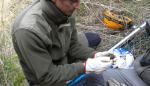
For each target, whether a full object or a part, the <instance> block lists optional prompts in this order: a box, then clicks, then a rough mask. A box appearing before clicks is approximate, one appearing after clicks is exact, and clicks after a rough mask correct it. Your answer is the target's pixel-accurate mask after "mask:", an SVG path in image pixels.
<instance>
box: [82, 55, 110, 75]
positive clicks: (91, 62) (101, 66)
mask: <svg viewBox="0 0 150 86" xmlns="http://www.w3.org/2000/svg"><path fill="white" fill-rule="evenodd" d="M111 65H112V60H111V59H110V57H106V56H105V57H104V56H103V57H102V56H101V57H97V58H89V59H87V61H86V63H85V72H86V73H91V72H93V73H97V74H99V73H101V72H102V71H104V70H106V69H107V68H109V67H110V66H111Z"/></svg>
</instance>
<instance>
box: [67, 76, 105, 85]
mask: <svg viewBox="0 0 150 86" xmlns="http://www.w3.org/2000/svg"><path fill="white" fill-rule="evenodd" d="M78 78H79V77H78ZM78 78H76V79H78ZM72 83H74V82H72ZM68 86H105V83H104V79H103V77H102V75H100V74H93V73H92V74H86V75H85V76H84V77H82V79H81V80H80V81H78V82H76V83H74V84H72V85H71V84H70V85H68Z"/></svg>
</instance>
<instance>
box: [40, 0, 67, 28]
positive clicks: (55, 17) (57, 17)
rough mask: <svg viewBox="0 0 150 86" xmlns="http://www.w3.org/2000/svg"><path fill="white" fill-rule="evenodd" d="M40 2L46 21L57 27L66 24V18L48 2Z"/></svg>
mask: <svg viewBox="0 0 150 86" xmlns="http://www.w3.org/2000/svg"><path fill="white" fill-rule="evenodd" d="M40 2H41V6H42V11H43V14H44V16H46V18H47V19H46V20H48V21H52V22H54V23H55V24H56V25H57V26H59V25H60V24H64V23H67V22H68V16H66V15H65V14H64V13H62V12H61V11H60V10H59V9H58V8H57V7H56V6H55V5H54V4H53V3H52V2H51V1H50V0H40Z"/></svg>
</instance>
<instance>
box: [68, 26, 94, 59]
mask: <svg viewBox="0 0 150 86" xmlns="http://www.w3.org/2000/svg"><path fill="white" fill-rule="evenodd" d="M95 53H96V51H94V49H92V48H90V47H86V46H83V45H82V44H80V43H79V42H78V36H77V30H76V29H75V28H74V29H73V32H72V35H71V44H70V49H69V55H70V56H71V57H74V58H76V59H81V60H86V59H87V58H92V57H93V56H94V54H95Z"/></svg>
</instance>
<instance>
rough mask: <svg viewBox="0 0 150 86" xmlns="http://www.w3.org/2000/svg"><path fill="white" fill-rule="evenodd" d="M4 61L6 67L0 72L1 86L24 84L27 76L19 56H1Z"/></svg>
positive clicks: (20, 85)
mask: <svg viewBox="0 0 150 86" xmlns="http://www.w3.org/2000/svg"><path fill="white" fill-rule="evenodd" d="M0 57H1V58H2V60H3V62H4V67H3V69H2V71H1V73H0V77H1V78H0V86H8V85H11V86H23V85H24V83H25V76H24V74H23V72H22V69H21V67H20V66H19V61H18V58H17V56H12V57H4V56H2V55H1V56H0Z"/></svg>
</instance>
